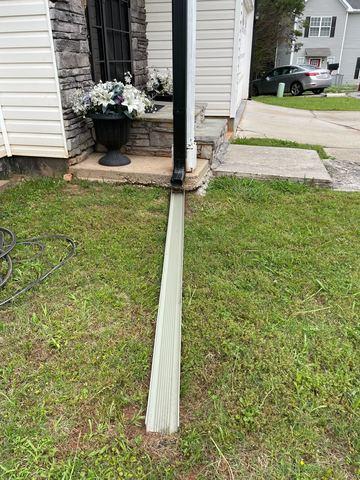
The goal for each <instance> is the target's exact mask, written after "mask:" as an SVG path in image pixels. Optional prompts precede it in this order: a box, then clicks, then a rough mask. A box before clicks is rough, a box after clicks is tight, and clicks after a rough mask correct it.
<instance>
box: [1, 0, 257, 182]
mask: <svg viewBox="0 0 360 480" xmlns="http://www.w3.org/2000/svg"><path fill="white" fill-rule="evenodd" d="M188 1H189V4H190V6H191V9H190V11H191V12H192V13H191V18H189V21H190V23H192V26H193V31H194V34H193V35H192V36H190V37H189V42H190V45H191V46H192V48H191V49H190V55H192V57H193V58H192V65H193V68H190V72H189V77H188V78H189V82H190V83H191V84H192V85H193V89H194V92H193V94H191V95H190V99H189V102H190V103H191V107H192V108H191V109H190V110H191V115H190V116H189V119H188V121H189V127H188V135H189V141H188V143H189V150H192V154H191V155H189V158H190V156H192V160H189V162H188V170H189V171H195V170H196V169H197V168H200V167H201V171H202V172H203V173H204V172H206V171H208V169H209V168H210V167H211V164H212V163H214V162H217V161H218V160H219V158H220V156H221V155H222V154H223V151H224V149H225V148H226V139H225V137H226V133H227V130H228V129H229V128H230V129H234V128H236V126H237V123H238V120H239V115H240V112H241V110H242V105H243V102H244V100H245V99H246V98H247V96H248V85H249V72H250V58H251V48H252V29H253V17H254V5H253V0H223V1H222V2H214V1H213V0H197V1H196V0H188ZM171 9H172V1H171V0H165V1H164V0H59V1H56V0H11V1H4V2H2V4H1V9H0V178H1V177H5V176H6V175H8V174H9V172H10V173H11V172H23V173H37V172H38V173H40V174H45V175H54V174H55V175H56V174H62V173H65V172H67V171H68V170H69V168H70V170H71V171H72V172H73V173H74V174H75V175H77V176H79V177H81V178H92V177H93V178H95V179H101V178H107V179H109V180H122V179H121V178H120V177H121V174H118V176H117V177H116V178H115V177H114V178H113V177H112V176H111V174H109V173H108V172H107V171H106V172H105V173H104V172H103V171H101V172H99V171H95V172H91V169H90V170H89V168H88V167H89V165H90V164H91V165H92V166H94V165H95V164H97V161H96V162H95V160H94V158H95V157H94V155H95V156H96V153H95V154H94V152H96V151H97V150H100V151H104V145H99V143H97V142H96V138H95V131H94V129H93V122H92V120H91V119H90V118H84V117H83V116H82V115H79V114H78V113H75V112H74V110H73V108H72V106H73V98H74V95H75V94H76V92H78V91H79V89H82V90H83V89H85V90H86V89H87V88H90V87H91V85H93V83H94V82H99V81H102V82H107V81H112V80H114V79H117V80H120V81H124V75H125V73H126V72H131V74H132V81H133V83H134V86H136V87H137V88H138V89H140V90H141V89H145V88H146V86H147V83H148V72H149V69H150V71H152V69H153V68H156V69H158V71H159V72H164V71H167V72H169V75H170V76H171V67H172V33H171V32H172V27H171ZM195 32H196V35H195ZM166 100H169V99H166ZM133 117H134V118H133V119H132V121H131V128H130V132H129V135H128V138H127V143H126V144H125V145H123V147H122V151H123V152H124V153H125V154H126V155H129V158H130V159H131V160H132V164H131V165H132V167H131V168H133V170H134V169H135V170H136V169H138V175H135V176H134V177H133V178H132V179H131V178H130V177H129V175H130V173H129V172H128V174H127V177H126V178H127V179H130V181H135V182H140V183H142V181H143V179H144V178H145V177H142V175H141V169H142V168H143V170H144V171H145V170H146V168H147V169H148V170H147V172H148V173H149V172H150V170H151V169H152V168H151V164H150V167H149V162H150V161H151V159H152V158H155V159H156V158H157V159H158V160H159V159H163V161H164V164H163V165H162V167H161V168H160V167H159V165H158V163H156V162H154V163H153V164H152V165H153V169H154V170H156V168H158V169H159V171H161V172H162V173H163V177H164V176H165V177H166V175H167V173H166V172H167V171H168V170H167V169H168V167H169V168H170V164H171V152H172V104H171V102H169V101H164V102H162V101H160V102H159V104H158V105H156V108H155V111H152V112H148V113H145V114H144V113H142V114H141V115H137V117H136V118H135V116H133ZM135 157H136V158H135ZM96 158H98V157H96ZM89 159H90V160H89ZM91 159H92V160H91ZM86 162H90V163H86ZM199 162H200V164H199ZM165 164H166V167H165ZM156 165H157V167H156ZM199 165H200V166H199ZM155 167H156V168H155ZM124 168H125V167H124ZM119 175H120V176H119ZM130 176H131V175H130ZM165 177H164V178H165ZM149 178H150V177H149V175H148V177H147V179H148V180H149ZM123 180H124V179H123ZM152 182H153V178H152V180H151V181H149V182H144V183H152ZM155 183H156V181H155ZM165 183H166V182H165Z"/></svg>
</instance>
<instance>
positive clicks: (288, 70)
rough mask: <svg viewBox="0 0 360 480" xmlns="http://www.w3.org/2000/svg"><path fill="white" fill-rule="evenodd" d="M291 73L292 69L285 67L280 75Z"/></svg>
mask: <svg viewBox="0 0 360 480" xmlns="http://www.w3.org/2000/svg"><path fill="white" fill-rule="evenodd" d="M290 71H291V67H283V68H282V69H281V74H280V75H289V73H290Z"/></svg>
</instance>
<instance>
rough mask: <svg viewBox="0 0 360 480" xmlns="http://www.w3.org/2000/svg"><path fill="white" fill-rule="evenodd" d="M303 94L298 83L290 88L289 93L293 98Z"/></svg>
mask: <svg viewBox="0 0 360 480" xmlns="http://www.w3.org/2000/svg"><path fill="white" fill-rule="evenodd" d="M303 92H304V89H303V86H302V85H301V83H300V82H295V83H293V84H292V85H291V87H290V93H291V95H293V96H294V97H298V96H299V95H302V94H303Z"/></svg>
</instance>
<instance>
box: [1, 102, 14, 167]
mask: <svg viewBox="0 0 360 480" xmlns="http://www.w3.org/2000/svg"><path fill="white" fill-rule="evenodd" d="M0 132H1V133H2V137H3V140H4V146H5V152H6V156H7V157H11V156H12V152H11V147H10V142H9V137H8V133H7V130H6V125H5V119H4V115H3V111H2V108H1V105H0Z"/></svg>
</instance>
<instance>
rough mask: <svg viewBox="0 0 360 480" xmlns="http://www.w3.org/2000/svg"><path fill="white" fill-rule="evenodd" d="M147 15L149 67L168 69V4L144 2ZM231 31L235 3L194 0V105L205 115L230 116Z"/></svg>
mask: <svg viewBox="0 0 360 480" xmlns="http://www.w3.org/2000/svg"><path fill="white" fill-rule="evenodd" d="M238 1H241V0H238ZM146 14H147V16H146V19H147V22H148V25H147V36H148V40H149V66H150V67H156V68H166V67H167V68H171V66H172V25H171V1H170V0H146ZM234 29H235V0H222V1H218V0H197V34H196V35H197V51H196V55H197V59H196V64H197V67H196V101H197V102H203V103H207V104H208V107H207V110H206V114H207V115H212V116H230V107H231V91H232V75H233V48H234Z"/></svg>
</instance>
